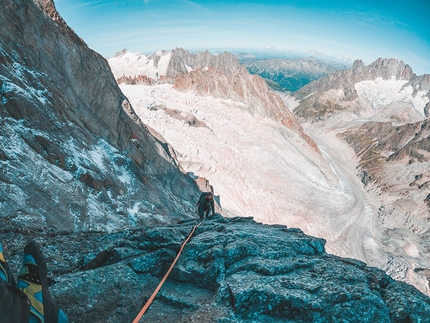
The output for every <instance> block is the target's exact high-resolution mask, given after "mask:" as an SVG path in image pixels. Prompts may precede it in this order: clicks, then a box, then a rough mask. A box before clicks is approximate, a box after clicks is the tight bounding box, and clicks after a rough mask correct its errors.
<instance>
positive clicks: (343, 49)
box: [54, 0, 430, 75]
mask: <svg viewBox="0 0 430 323" xmlns="http://www.w3.org/2000/svg"><path fill="white" fill-rule="evenodd" d="M54 2H55V5H56V7H57V11H58V12H59V13H60V15H61V16H62V17H63V18H64V20H65V21H66V22H67V24H68V25H69V26H70V27H71V28H72V29H74V30H75V32H76V33H77V34H78V36H80V37H81V38H82V39H83V40H84V41H85V42H86V43H87V44H88V45H89V46H90V47H91V48H92V49H94V50H95V51H97V52H98V53H100V54H101V55H103V56H104V57H106V58H108V57H112V56H113V55H114V54H115V53H117V52H119V51H121V50H122V49H124V48H125V49H127V50H129V51H132V52H139V53H142V54H151V53H154V52H156V51H159V50H168V51H170V50H172V49H174V48H176V47H181V48H184V49H187V50H190V51H200V50H209V51H211V52H217V51H220V50H226V51H231V52H239V51H249V52H252V51H263V52H268V53H270V52H271V53H279V54H281V53H284V52H289V51H290V52H291V51H292V52H296V53H303V54H306V55H313V56H319V57H323V56H326V57H330V58H333V59H340V60H345V61H347V62H348V61H350V62H351V61H353V60H355V59H361V60H363V61H364V63H365V64H366V65H367V64H370V63H372V62H373V61H375V60H376V59H378V58H379V57H382V58H391V57H395V58H398V59H401V60H403V61H404V62H405V63H406V64H409V65H410V66H411V67H412V69H413V70H414V72H415V73H416V74H418V75H420V74H424V73H425V74H430V23H429V17H430V0H409V1H405V0H391V1H389V0H378V1H375V0H357V1H355V0H324V1H321V0H306V1H305V0H290V1H279V0H266V1H246V0H239V1H225V0H208V1H200V0H193V1H190V0H127V1H124V0H105V1H101V0H86V1H84V0H54Z"/></svg>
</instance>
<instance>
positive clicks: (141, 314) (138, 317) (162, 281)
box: [133, 219, 205, 323]
mask: <svg viewBox="0 0 430 323" xmlns="http://www.w3.org/2000/svg"><path fill="white" fill-rule="evenodd" d="M203 222H205V219H203V221H202V222H200V223H198V224H196V225H195V226H194V228H193V229H192V230H191V233H190V234H189V235H188V237H187V238H186V239H185V241H184V242H183V243H182V245H181V249H179V252H178V254H177V255H176V258H175V259H174V260H173V262H172V264H171V265H170V268H169V270H168V271H167V272H166V274H165V275H164V277H163V279H162V280H161V281H160V283H159V284H158V286H157V288H156V289H155V290H154V292H153V293H152V295H151V297H150V298H149V299H148V301H147V302H146V304H145V305H144V306H143V307H142V309H141V310H140V312H139V314H137V316H136V318H135V319H134V320H133V323H138V322H139V321H140V319H141V318H142V316H143V315H144V314H145V312H146V311H147V310H148V308H149V306H151V304H152V302H153V301H154V299H155V297H156V296H157V294H158V292H159V291H160V289H161V287H162V286H163V284H164V282H165V281H166V279H167V278H168V277H169V275H170V272H171V271H172V269H173V267H174V266H175V264H176V262H177V261H178V259H179V256H180V255H181V253H182V250H184V247H185V245H186V244H187V242H188V241H189V240H190V239H191V237H192V235H193V234H194V231H195V230H196V229H197V227H199V226H200V225H202V224H203Z"/></svg>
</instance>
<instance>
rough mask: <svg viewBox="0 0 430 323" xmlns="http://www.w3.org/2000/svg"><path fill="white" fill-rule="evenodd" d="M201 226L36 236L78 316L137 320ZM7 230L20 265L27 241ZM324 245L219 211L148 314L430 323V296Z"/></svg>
mask: <svg viewBox="0 0 430 323" xmlns="http://www.w3.org/2000/svg"><path fill="white" fill-rule="evenodd" d="M194 224H195V222H183V223H178V224H176V225H174V226H158V227H152V228H151V227H148V228H141V229H135V230H128V231H123V232H117V233H114V234H110V235H106V234H101V233H94V232H93V233H69V234H62V235H58V234H53V235H50V236H49V237H45V236H43V235H39V234H38V235H37V236H33V237H34V238H35V239H36V240H37V241H38V242H40V243H41V244H42V251H43V253H44V254H45V255H46V257H47V259H48V260H49V261H48V268H49V269H50V277H51V282H53V283H54V284H53V285H52V286H51V290H52V294H53V296H54V297H55V299H56V300H57V301H58V303H59V305H60V306H61V308H62V309H63V310H64V311H65V312H66V313H67V315H68V316H69V319H70V322H75V323H77V322H131V321H132V320H133V319H134V317H135V316H136V315H137V313H139V311H140V309H141V307H142V306H143V304H144V303H145V302H146V301H147V299H148V298H149V297H150V296H151V294H152V292H153V290H154V289H155V287H156V286H157V285H158V283H159V280H160V279H161V277H163V275H164V273H165V271H166V270H167V268H168V267H169V266H170V264H171V262H172V260H173V259H174V257H175V255H176V253H177V251H178V250H179V248H180V246H181V244H182V242H183V240H184V239H185V237H187V236H188V234H189V233H190V232H191V229H192V226H193V225H194ZM2 234H4V232H2ZM6 237H7V238H8V239H6V240H7V241H8V243H7V244H4V247H5V249H6V250H7V251H8V253H10V254H14V256H12V257H10V262H11V264H12V269H14V268H16V267H17V266H19V263H20V260H19V259H18V258H19V257H18V255H17V254H18V253H19V251H18V250H19V249H20V247H21V244H22V243H23V242H22V241H23V240H24V238H23V237H22V235H21V234H20V233H19V232H14V233H13V234H11V233H7V234H6ZM46 240H49V241H51V244H52V245H51V246H47V245H45V244H44V241H46ZM64 241H67V243H66V244H65V243H64ZM324 244H325V241H324V240H322V239H316V238H313V237H309V236H306V235H305V234H303V232H301V231H300V230H299V229H292V228H287V227H285V226H280V225H278V226H267V225H262V224H258V223H256V222H254V221H253V220H252V219H249V218H248V219H247V218H231V219H226V218H222V217H220V216H215V217H214V218H212V219H209V220H207V221H206V222H205V223H203V224H202V225H201V226H199V227H198V228H197V230H196V231H195V233H194V236H193V237H192V238H191V240H190V242H189V243H188V244H187V245H186V247H185V248H184V251H183V254H182V256H181V258H180V259H179V261H178V263H177V264H176V266H175V268H174V269H173V271H172V273H171V275H170V278H169V279H168V280H167V281H166V283H165V284H164V285H163V287H162V289H161V290H160V292H159V294H158V296H157V298H156V299H155V301H154V303H153V304H152V305H151V307H150V308H149V310H148V312H147V313H146V314H145V315H144V317H143V320H144V321H145V322H160V321H161V322H172V323H173V322H183V323H185V322H196V323H197V322H198V323H203V322H249V323H250V322H267V323H269V322H327V323H328V322H343V321H348V322H357V323H362V322H368V323H377V322H381V323H386V322H417V323H418V322H425V320H426V319H427V317H428V313H429V312H430V299H429V298H428V297H427V296H425V295H423V294H422V293H420V292H419V291H417V290H416V289H415V288H413V287H412V286H409V285H407V284H405V283H401V282H397V281H395V280H393V279H392V278H390V277H389V276H388V275H387V274H385V273H384V272H383V271H381V270H379V269H376V268H373V267H368V266H366V264H365V263H363V262H361V261H358V260H354V259H348V258H340V257H336V256H332V255H329V254H327V253H326V252H325V250H324ZM89 282H91V283H89Z"/></svg>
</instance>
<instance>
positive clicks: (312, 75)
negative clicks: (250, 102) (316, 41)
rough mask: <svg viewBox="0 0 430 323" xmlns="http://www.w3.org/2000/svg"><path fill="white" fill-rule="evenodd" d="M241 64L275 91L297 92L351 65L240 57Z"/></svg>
mask: <svg viewBox="0 0 430 323" xmlns="http://www.w3.org/2000/svg"><path fill="white" fill-rule="evenodd" d="M239 62H240V63H241V64H243V65H244V66H245V67H246V68H247V69H248V71H249V72H250V73H251V74H258V75H260V76H261V77H263V78H264V79H266V80H268V84H269V85H270V86H271V88H273V89H274V90H278V91H289V92H295V91H297V90H299V89H300V88H302V87H303V86H305V85H306V84H309V83H310V82H312V81H314V80H317V79H319V78H321V77H323V76H325V75H327V74H329V73H331V72H334V71H338V70H342V69H347V68H349V67H350V65H347V64H343V63H338V62H335V61H326V60H320V59H316V58H314V57H302V58H291V59H287V58H265V59H262V58H253V57H250V56H249V55H243V54H242V55H240V56H239Z"/></svg>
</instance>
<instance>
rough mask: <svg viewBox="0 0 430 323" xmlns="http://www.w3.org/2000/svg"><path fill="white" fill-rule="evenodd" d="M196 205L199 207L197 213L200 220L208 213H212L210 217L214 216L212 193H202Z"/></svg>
mask: <svg viewBox="0 0 430 323" xmlns="http://www.w3.org/2000/svg"><path fill="white" fill-rule="evenodd" d="M197 205H198V206H199V208H198V211H199V216H200V219H201V220H203V219H204V218H205V217H206V218H207V217H208V216H209V212H210V211H212V215H214V214H215V203H214V195H213V193H212V192H207V193H202V194H201V195H200V198H199V201H198V202H197Z"/></svg>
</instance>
